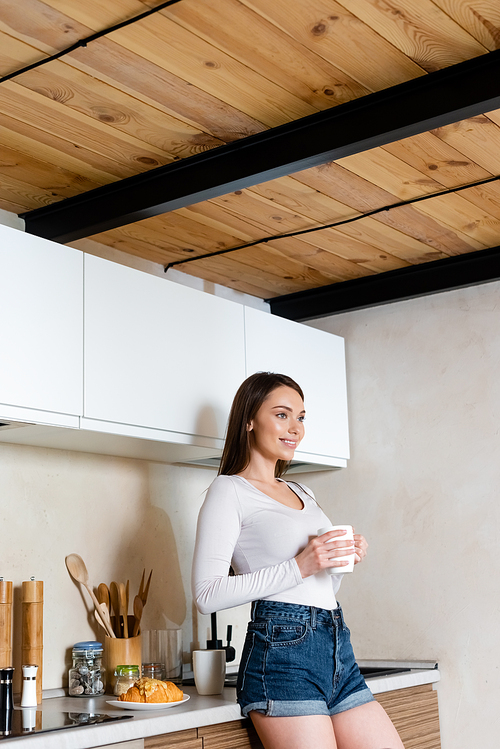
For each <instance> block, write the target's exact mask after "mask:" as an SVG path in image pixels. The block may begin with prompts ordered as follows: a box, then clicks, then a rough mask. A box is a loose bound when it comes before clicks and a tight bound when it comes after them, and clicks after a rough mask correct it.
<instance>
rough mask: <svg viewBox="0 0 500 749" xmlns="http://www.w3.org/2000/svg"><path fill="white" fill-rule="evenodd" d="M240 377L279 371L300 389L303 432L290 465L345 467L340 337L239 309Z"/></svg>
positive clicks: (346, 434) (344, 398)
mask: <svg viewBox="0 0 500 749" xmlns="http://www.w3.org/2000/svg"><path fill="white" fill-rule="evenodd" d="M245 346H246V374H247V376H248V375H251V374H253V373H254V372H259V371H271V372H281V373H282V374H286V375H289V376H290V377H292V378H293V379H294V380H295V381H296V382H297V383H298V384H299V385H300V387H301V388H302V390H303V391H304V397H305V407H306V421H305V426H306V434H305V437H304V439H303V440H302V442H301V444H300V448H299V450H297V451H296V452H295V460H296V461H304V462H309V463H313V464H314V463H326V464H327V465H332V466H339V467H341V466H345V465H346V459H347V458H348V457H349V429H348V421H347V392H346V371H345V352H344V339H343V338H341V337H340V336H336V335H332V334H331V333H325V332H324V331H322V330H317V329H316V328H311V327H309V326H307V325H302V324H301V323H296V322H292V321H290V320H286V319H284V318H282V317H276V316H274V315H268V314H266V313H265V312H261V311H260V310H256V309H253V308H250V307H245Z"/></svg>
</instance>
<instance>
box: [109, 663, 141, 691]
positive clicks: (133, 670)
mask: <svg viewBox="0 0 500 749" xmlns="http://www.w3.org/2000/svg"><path fill="white" fill-rule="evenodd" d="M115 676H116V682H115V688H114V693H115V694H116V696H117V697H118V696H119V695H120V694H125V692H128V690H129V689H130V687H133V686H134V684H135V682H136V681H137V679H139V677H140V673H139V666H117V667H116V670H115Z"/></svg>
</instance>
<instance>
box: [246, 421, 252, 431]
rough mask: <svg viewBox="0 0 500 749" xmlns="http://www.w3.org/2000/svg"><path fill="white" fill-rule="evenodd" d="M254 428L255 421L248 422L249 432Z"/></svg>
mask: <svg viewBox="0 0 500 749" xmlns="http://www.w3.org/2000/svg"><path fill="white" fill-rule="evenodd" d="M252 429H253V421H250V422H249V423H248V424H247V432H251V431H252Z"/></svg>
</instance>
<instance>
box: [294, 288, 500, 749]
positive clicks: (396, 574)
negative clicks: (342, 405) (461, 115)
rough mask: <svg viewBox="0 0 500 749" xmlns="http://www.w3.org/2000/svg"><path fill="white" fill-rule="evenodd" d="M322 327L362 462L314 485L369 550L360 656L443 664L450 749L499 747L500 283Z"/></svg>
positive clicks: (358, 603) (358, 617) (354, 460)
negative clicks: (343, 356)
mask: <svg viewBox="0 0 500 749" xmlns="http://www.w3.org/2000/svg"><path fill="white" fill-rule="evenodd" d="M310 324H312V325H314V326H315V327H318V328H321V329H322V330H328V331H330V332H332V333H336V334H339V335H343V336H345V338H346V351H347V371H348V392H349V406H350V428H351V448H352V456H351V461H350V463H349V466H348V468H347V469H346V470H343V471H338V472H335V473H332V474H316V475H315V476H314V477H311V478H310V477H304V480H305V481H309V483H310V485H311V487H312V488H313V489H315V490H316V492H317V496H318V498H319V500H320V502H321V504H322V505H323V507H324V508H325V509H326V510H327V512H328V513H329V514H330V515H331V519H332V521H335V522H352V523H353V524H354V525H355V526H356V528H357V529H358V530H359V531H360V532H363V533H364V534H365V535H366V536H367V538H368V539H369V541H370V555H369V559H368V560H367V561H366V562H365V563H364V564H363V565H362V566H361V567H359V568H357V569H356V571H355V574H354V575H353V576H352V577H351V579H349V580H345V581H344V584H343V586H342V588H341V594H340V595H339V598H340V601H341V602H342V605H343V607H344V608H345V609H346V611H347V617H348V622H349V624H350V628H351V631H352V633H353V638H354V644H355V650H356V652H357V655H358V657H361V658H396V659H399V658H404V659H407V658H410V659H411V658H416V659H430V658H436V660H438V661H439V664H440V667H441V674H442V681H441V684H440V686H439V698H440V708H441V721H442V734H443V749H471V747H496V746H498V744H499V738H498V737H499V735H500V711H499V710H498V697H499V694H500V667H499V665H498V664H499V662H500V637H499V631H500V629H499V621H500V553H499V536H500V502H499V501H498V498H499V487H500V437H499V429H500V284H499V283H497V282H495V283H490V284H485V285H483V286H478V287H473V288H469V289H465V290H461V291H453V292H448V293H442V294H438V295H435V296H429V297H426V298H421V299H416V300H411V301H406V302H401V303H397V304H392V305H386V306H381V307H377V308H373V309H368V310H361V311H357V312H352V313H346V314H343V315H338V316H333V317H331V318H328V319H326V318H325V319H322V320H317V321H315V322H313V323H310ZM306 408H307V393H306Z"/></svg>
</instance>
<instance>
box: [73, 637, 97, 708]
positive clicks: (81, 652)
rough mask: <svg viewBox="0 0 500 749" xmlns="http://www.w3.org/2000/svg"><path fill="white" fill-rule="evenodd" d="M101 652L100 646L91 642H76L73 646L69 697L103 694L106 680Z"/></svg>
mask: <svg viewBox="0 0 500 749" xmlns="http://www.w3.org/2000/svg"><path fill="white" fill-rule="evenodd" d="M102 652H103V648H102V644H101V643H100V642H94V641H92V640H90V641H85V642H77V643H76V644H75V645H74V646H73V653H72V657H73V667H72V668H70V670H69V673H68V682H69V695H70V697H94V696H95V695H97V694H104V690H105V688H106V678H105V670H104V668H103V666H102Z"/></svg>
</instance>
